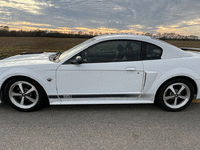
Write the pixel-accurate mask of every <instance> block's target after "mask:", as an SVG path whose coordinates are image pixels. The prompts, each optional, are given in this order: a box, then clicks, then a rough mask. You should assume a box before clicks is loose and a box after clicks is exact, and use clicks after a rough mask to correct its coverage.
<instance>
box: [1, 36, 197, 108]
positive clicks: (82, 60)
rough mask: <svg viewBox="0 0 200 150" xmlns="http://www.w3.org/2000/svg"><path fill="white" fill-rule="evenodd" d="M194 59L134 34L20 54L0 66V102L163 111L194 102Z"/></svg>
mask: <svg viewBox="0 0 200 150" xmlns="http://www.w3.org/2000/svg"><path fill="white" fill-rule="evenodd" d="M199 66H200V54H198V53H195V52H186V51H183V50H181V49H179V48H177V47H174V46H172V45H170V44H167V43H165V42H163V41H160V40H157V39H153V38H150V37H146V36H139V35H120V34H119V35H105V36H98V37H95V38H92V39H89V40H87V41H85V42H83V43H82V44H79V45H78V46H76V47H74V48H72V49H70V50H67V51H66V52H64V53H59V52H58V53H22V54H20V55H16V56H13V57H9V58H7V59H3V60H1V61H0V89H1V100H3V101H7V102H8V103H9V104H10V105H11V106H12V107H14V108H15V109H17V110H20V111H33V110H37V109H39V108H41V106H43V104H45V103H46V102H49V103H50V104H51V105H63V104H68V105H69V104H136V103H137V104H138V103H140V104H141V103H145V104H146V103H149V104H151V103H154V102H157V103H158V104H159V105H160V107H161V108H163V109H165V110H168V111H180V110H182V109H184V108H186V107H187V106H188V105H189V104H190V103H191V101H192V99H193V98H196V99H199V98H200V90H199V89H200V69H199Z"/></svg>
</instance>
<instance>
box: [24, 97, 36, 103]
mask: <svg viewBox="0 0 200 150" xmlns="http://www.w3.org/2000/svg"><path fill="white" fill-rule="evenodd" d="M26 99H28V100H29V101H31V102H33V103H34V102H35V101H36V100H35V99H33V98H31V97H29V96H26Z"/></svg>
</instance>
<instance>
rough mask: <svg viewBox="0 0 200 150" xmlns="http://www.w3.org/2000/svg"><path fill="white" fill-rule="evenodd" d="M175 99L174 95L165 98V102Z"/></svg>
mask: <svg viewBox="0 0 200 150" xmlns="http://www.w3.org/2000/svg"><path fill="white" fill-rule="evenodd" d="M173 98H175V96H174V95H172V96H165V100H169V99H173Z"/></svg>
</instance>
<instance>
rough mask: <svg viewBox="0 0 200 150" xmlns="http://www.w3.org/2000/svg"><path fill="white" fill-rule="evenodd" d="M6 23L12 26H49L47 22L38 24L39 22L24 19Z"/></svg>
mask: <svg viewBox="0 0 200 150" xmlns="http://www.w3.org/2000/svg"><path fill="white" fill-rule="evenodd" d="M7 25H14V26H22V25H28V26H46V27H50V26H51V25H49V24H39V23H32V22H25V21H17V22H7Z"/></svg>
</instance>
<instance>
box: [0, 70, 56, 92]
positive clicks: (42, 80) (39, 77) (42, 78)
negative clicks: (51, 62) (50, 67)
mask: <svg viewBox="0 0 200 150" xmlns="http://www.w3.org/2000/svg"><path fill="white" fill-rule="evenodd" d="M14 76H25V77H29V78H31V79H33V80H35V81H36V82H38V83H39V84H40V85H41V86H42V87H43V88H44V90H45V92H46V93H47V95H49V94H50V93H54V94H56V93H57V92H56V80H55V71H45V72H44V71H34V70H30V69H27V68H12V69H9V70H7V71H5V72H3V73H2V74H0V87H1V86H2V84H3V83H4V82H5V81H6V80H7V79H8V78H10V77H14ZM47 78H52V82H49V81H47ZM52 87H54V88H52Z"/></svg>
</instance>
